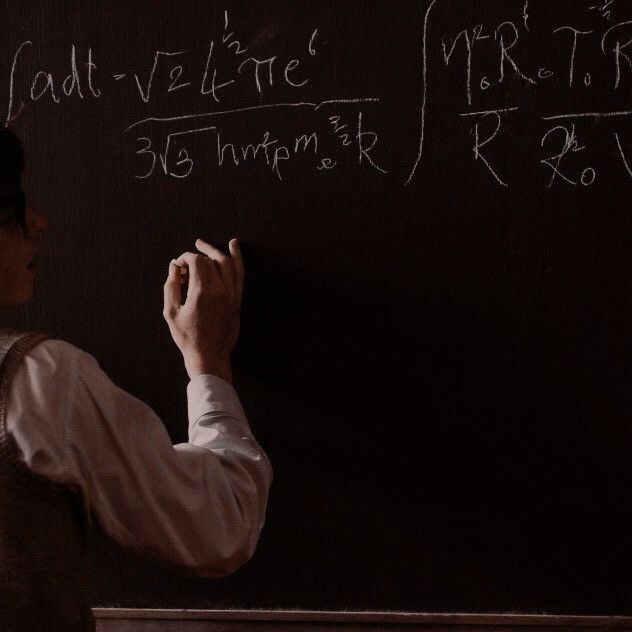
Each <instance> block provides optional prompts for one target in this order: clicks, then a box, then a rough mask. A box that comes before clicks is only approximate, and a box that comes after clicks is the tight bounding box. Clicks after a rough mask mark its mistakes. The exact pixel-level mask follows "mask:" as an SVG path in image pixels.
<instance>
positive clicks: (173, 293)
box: [163, 261, 182, 317]
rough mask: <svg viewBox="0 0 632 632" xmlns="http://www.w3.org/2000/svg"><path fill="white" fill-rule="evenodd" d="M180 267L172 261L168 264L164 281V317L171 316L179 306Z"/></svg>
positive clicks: (180, 299) (180, 295) (180, 297)
mask: <svg viewBox="0 0 632 632" xmlns="http://www.w3.org/2000/svg"><path fill="white" fill-rule="evenodd" d="M180 274H181V273H180V268H179V267H178V266H177V265H176V263H175V262H174V261H171V263H170V264H169V274H168V276H167V280H166V281H165V292H164V311H163V314H164V316H165V317H169V316H172V315H173V314H174V313H175V311H176V310H177V309H178V308H179V307H180V303H181V301H182V293H181V291H180Z"/></svg>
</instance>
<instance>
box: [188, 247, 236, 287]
mask: <svg viewBox="0 0 632 632" xmlns="http://www.w3.org/2000/svg"><path fill="white" fill-rule="evenodd" d="M195 247H196V248H197V249H198V250H199V251H200V252H203V253H204V254H205V255H206V256H207V257H208V258H209V259H212V260H213V261H214V262H215V263H216V264H217V269H218V270H219V273H220V275H221V277H222V279H223V280H224V282H225V283H226V285H228V287H229V288H230V289H234V287H235V271H234V269H233V261H232V259H231V258H230V257H228V256H226V255H225V254H224V253H223V252H222V251H221V250H220V249H219V248H215V246H213V245H212V244H209V243H207V242H205V241H204V240H202V239H198V240H196V242H195Z"/></svg>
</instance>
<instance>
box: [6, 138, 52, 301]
mask: <svg viewBox="0 0 632 632" xmlns="http://www.w3.org/2000/svg"><path fill="white" fill-rule="evenodd" d="M23 167H24V154H23V152H22V146H21V144H20V141H19V140H18V138H17V137H16V136H15V134H14V133H13V132H12V131H11V130H9V129H7V128H1V129H0V307H8V306H12V305H21V304H22V303H25V302H26V301H28V300H29V299H30V298H31V295H32V294H33V281H34V278H35V257H36V256H37V254H38V252H39V250H40V247H41V244H40V240H39V234H40V232H41V231H43V230H46V225H47V223H46V219H45V218H44V216H43V215H41V214H40V213H37V212H35V211H34V210H33V209H31V208H28V207H27V206H26V202H25V198H24V193H23V192H22V183H21V176H22V168H23Z"/></svg>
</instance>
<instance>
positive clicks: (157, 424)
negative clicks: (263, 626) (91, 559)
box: [6, 340, 272, 577]
mask: <svg viewBox="0 0 632 632" xmlns="http://www.w3.org/2000/svg"><path fill="white" fill-rule="evenodd" d="M187 405H188V434H189V441H188V443H180V444H176V445H172V443H171V440H170V437H169V435H168V433H167V431H166V429H165V426H164V424H163V423H162V421H161V420H160V419H159V418H158V416H157V415H156V414H155V413H154V411H153V410H152V409H151V408H150V407H149V406H147V405H146V404H145V403H143V402H142V401H140V400H139V399H137V398H135V397H134V396H132V395H130V394H129V393H127V392H126V391H124V390H123V389H121V388H119V387H117V386H116V385H115V384H114V383H113V382H112V381H111V380H110V379H109V378H108V376H107V375H106V374H105V373H104V372H103V371H102V370H101V368H100V367H99V365H98V363H97V361H96V360H95V359H94V358H93V357H92V356H91V355H89V354H87V353H85V352H83V351H81V350H80V349H77V348H76V347H74V346H73V345H70V344H69V343H66V342H63V341H60V340H47V341H45V342H43V343H40V344H39V345H37V346H36V347H35V348H34V349H32V350H31V351H30V352H29V353H28V354H27V355H26V356H25V358H24V360H23V362H22V363H21V365H20V367H19V369H18V370H17V371H16V373H15V375H14V377H13V380H12V384H11V391H10V394H9V405H8V408H7V415H6V427H7V431H8V432H9V434H12V435H13V436H14V438H15V440H16V443H17V445H18V447H19V448H20V451H21V454H22V458H23V460H24V461H25V463H26V464H27V466H28V467H29V469H31V471H33V472H34V473H36V474H38V475H40V476H43V477H45V478H48V479H49V480H51V481H53V482H56V483H60V484H63V485H67V486H69V487H72V488H75V489H77V491H79V492H80V493H81V495H82V500H83V504H84V508H85V511H86V514H87V515H88V516H89V517H91V518H93V519H94V520H96V521H97V522H98V524H99V526H100V527H101V528H102V530H103V531H104V532H105V533H107V534H108V535H109V536H110V537H112V538H113V539H114V540H115V541H117V542H118V543H119V544H120V545H122V546H124V547H126V548H128V549H133V550H134V551H136V552H137V553H140V554H146V555H150V556H152V557H158V558H160V559H161V560H163V561H165V562H167V563H170V564H173V565H175V566H177V567H179V568H180V569H181V570H183V571H184V572H189V573H194V574H197V575H201V576H205V577H220V576H223V575H226V574H229V573H231V572H233V571H234V570H236V569H237V568H238V567H239V566H241V565H242V564H243V563H245V562H246V561H247V560H248V559H250V557H251V556H252V555H253V552H254V550H255V547H256V544H257V541H258V538H259V534H260V532H261V529H262V527H263V523H264V520H265V513H266V505H267V497H268V491H269V488H270V484H271V482H272V468H271V466H270V463H269V461H268V458H267V456H266V454H265V452H264V451H263V449H262V448H261V446H260V445H259V444H258V443H257V441H256V440H255V438H254V436H253V434H252V432H251V429H250V426H249V424H248V421H247V419H246V415H245V413H244V410H243V408H242V406H241V404H240V402H239V398H238V396H237V394H236V392H235V390H234V389H233V387H232V386H231V385H230V384H228V383H227V382H225V381H224V380H222V379H221V378H219V377H216V376H213V375H200V376H197V377H195V378H194V379H192V380H191V381H190V382H189V384H188V386H187Z"/></svg>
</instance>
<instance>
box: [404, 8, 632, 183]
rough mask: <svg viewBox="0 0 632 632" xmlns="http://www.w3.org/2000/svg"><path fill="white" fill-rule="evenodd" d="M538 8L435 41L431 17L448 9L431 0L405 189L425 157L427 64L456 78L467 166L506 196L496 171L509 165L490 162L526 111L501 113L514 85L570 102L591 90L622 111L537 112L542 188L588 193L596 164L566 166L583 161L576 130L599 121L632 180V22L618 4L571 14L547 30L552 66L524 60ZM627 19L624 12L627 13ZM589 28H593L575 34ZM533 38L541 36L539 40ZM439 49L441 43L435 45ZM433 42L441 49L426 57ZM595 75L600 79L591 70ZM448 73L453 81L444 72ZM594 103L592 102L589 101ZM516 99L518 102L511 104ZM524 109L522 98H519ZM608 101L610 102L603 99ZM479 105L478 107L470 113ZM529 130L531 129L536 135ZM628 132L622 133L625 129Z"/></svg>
mask: <svg viewBox="0 0 632 632" xmlns="http://www.w3.org/2000/svg"><path fill="white" fill-rule="evenodd" d="M535 5H536V3H535V2H532V1H531V0H519V1H516V2H512V3H507V6H508V12H509V13H510V14H513V16H515V17H513V18H510V19H503V20H500V21H497V22H495V23H484V22H478V21H476V20H474V21H473V22H472V23H471V24H470V25H469V26H467V27H466V28H459V29H457V30H455V32H453V33H450V34H441V35H440V36H439V37H436V36H435V35H436V34H434V33H433V31H432V26H433V19H434V18H435V17H436V12H437V11H439V10H440V9H441V8H442V6H443V8H445V7H447V6H449V4H448V2H447V0H430V2H429V3H428V4H427V6H426V10H425V13H424V22H423V36H422V74H423V90H422V95H421V108H420V110H421V120H420V140H419V144H418V152H417V157H416V159H415V161H414V164H413V166H412V169H411V171H410V173H409V175H408V178H407V180H406V184H409V183H410V182H411V181H412V180H413V178H414V177H415V175H416V173H417V170H418V167H419V165H420V163H421V161H422V158H423V155H424V145H425V140H426V134H427V133H428V130H427V111H428V108H429V102H430V100H431V99H433V98H435V93H434V92H433V90H432V86H430V85H429V78H428V75H429V64H430V60H431V59H432V60H433V61H434V62H435V63H436V64H438V65H439V67H440V68H441V69H442V70H443V71H444V72H446V73H449V76H450V79H451V80H452V79H453V77H454V76H455V75H454V74H453V71H454V69H455V68H457V69H458V72H459V75H460V78H457V79H456V81H457V82H460V85H461V92H462V99H463V109H464V110H465V111H461V112H458V113H455V116H457V117H460V118H466V119H468V120H471V121H472V122H473V124H472V126H471V127H470V129H469V131H470V137H471V141H470V153H471V159H472V160H473V161H474V162H475V163H477V164H479V165H480V167H481V172H482V174H483V175H486V176H487V177H488V178H491V181H493V182H494V183H496V184H497V185H499V186H502V187H509V184H508V183H507V178H506V177H505V175H504V173H503V170H504V171H507V170H508V165H506V164H495V163H494V162H493V159H492V158H491V157H490V153H489V151H490V149H491V148H492V147H493V146H494V144H497V143H500V142H502V141H503V134H505V135H506V134H507V133H508V132H510V131H511V125H512V122H514V121H516V120H517V119H518V118H519V116H520V114H521V113H522V112H523V111H525V110H526V108H522V107H521V106H520V105H518V104H517V105H508V104H507V103H506V99H507V94H508V93H510V90H511V89H510V88H509V87H508V84H509V83H510V82H512V81H513V82H514V86H515V85H516V83H517V84H518V85H519V86H520V88H521V93H520V95H519V96H520V97H522V98H523V99H525V95H528V93H529V91H531V93H533V92H534V91H537V90H538V89H540V88H542V87H543V86H546V85H547V84H551V83H557V84H559V85H558V86H557V89H558V90H559V89H560V87H563V88H564V89H565V90H566V91H567V93H568V94H569V95H572V97H573V100H574V101H577V96H578V95H580V96H582V91H583V93H584V94H586V95H588V96H590V95H591V92H592V93H594V92H595V90H596V89H597V88H598V89H599V90H600V91H601V92H600V93H599V94H603V93H605V94H607V95H610V96H613V97H615V98H616V97H619V98H621V100H622V104H623V105H622V107H621V109H599V110H596V111H586V110H581V111H570V112H569V111H564V112H542V113H541V114H540V115H539V121H538V123H542V124H543V126H544V127H543V131H542V133H541V135H540V142H539V149H540V152H541V153H540V155H539V156H538V157H537V159H536V163H537V165H538V166H539V167H540V168H541V170H542V173H543V174H544V175H543V182H544V183H545V184H546V186H547V187H549V188H551V187H553V186H554V185H555V184H560V185H565V186H570V187H581V186H584V187H590V186H592V185H593V184H594V183H595V182H596V181H597V180H598V177H599V170H598V168H597V167H596V166H595V165H594V164H592V163H593V161H594V160H595V158H594V157H591V158H588V157H587V158H586V160H585V162H586V164H585V165H583V166H582V167H580V168H577V167H576V165H573V166H572V167H569V166H567V165H568V162H569V158H571V157H576V155H577V154H581V155H586V156H588V154H589V153H590V151H589V149H590V148H589V145H588V141H587V140H586V139H583V138H582V135H581V131H580V129H579V124H580V122H581V121H585V120H587V119H588V120H592V121H596V120H601V121H608V122H611V123H612V127H611V131H610V141H611V148H612V152H616V154H617V156H618V157H619V160H620V165H621V168H622V172H623V173H625V174H627V176H629V177H630V178H632V135H628V141H627V143H626V141H625V139H624V127H623V126H624V125H625V123H627V122H628V120H629V119H630V117H632V109H631V108H630V107H629V104H630V99H629V95H630V94H631V90H632V14H630V16H629V17H628V18H627V19H626V17H625V16H624V14H623V3H621V2H617V0H600V1H599V2H596V3H585V4H584V3H582V2H581V1H580V0H577V2H575V3H574V6H575V7H577V8H579V9H580V10H579V11H578V13H577V14H576V15H571V16H568V22H566V23H561V24H554V25H549V32H548V33H545V37H546V39H545V42H546V45H545V46H544V50H545V51H547V52H548V53H549V56H550V63H548V64H536V65H534V64H533V63H529V59H530V58H531V57H532V55H529V54H524V49H525V48H526V49H527V50H528V49H529V45H530V44H531V43H532V42H531V41H530V40H531V35H532V26H531V25H532V21H533V19H534V18H535V17H536V16H535V15H534V13H535V12H536V6H535ZM628 11H629V8H628ZM587 22H590V23H591V24H590V26H588V27H587V26H580V25H579V24H580V23H581V24H582V25H584V24H586V23H587ZM538 37H539V38H540V41H541V37H542V34H541V32H540V33H539V34H538ZM437 40H438V43H437ZM430 42H432V43H434V44H435V45H436V46H437V47H438V48H439V50H438V51H434V52H435V53H436V54H435V55H432V54H431V53H432V51H431V50H430ZM595 68H598V69H599V71H600V72H599V73H598V72H597V71H596V70H595ZM451 71H452V72H451ZM490 94H493V96H491V99H492V100H493V99H496V100H500V101H501V102H500V103H498V105H495V106H492V107H490V106H489V100H490V96H489V95H490ZM593 98H594V97H593ZM516 100H518V98H516ZM525 100H526V99H525ZM609 100H611V99H609ZM478 101H484V102H485V103H486V104H487V105H486V107H484V108H480V109H479V108H476V107H475V104H476V103H477V102H478ZM533 129H537V127H536V126H534V128H533ZM626 131H628V132H629V130H626Z"/></svg>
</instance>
